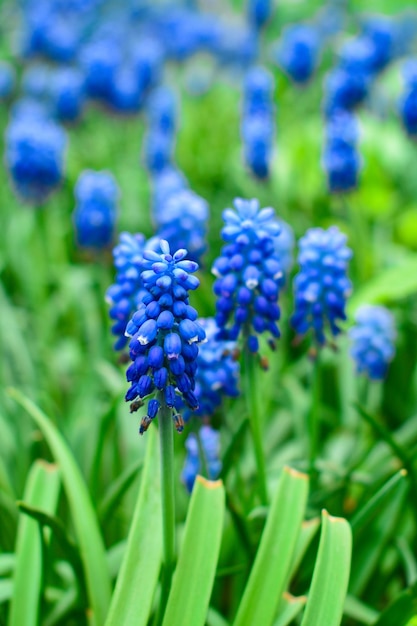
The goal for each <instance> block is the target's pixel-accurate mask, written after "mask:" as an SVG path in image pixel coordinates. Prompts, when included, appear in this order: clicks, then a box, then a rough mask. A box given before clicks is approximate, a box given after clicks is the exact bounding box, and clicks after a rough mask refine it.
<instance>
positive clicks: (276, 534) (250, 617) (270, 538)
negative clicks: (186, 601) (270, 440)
mask: <svg viewBox="0 0 417 626" xmlns="http://www.w3.org/2000/svg"><path fill="white" fill-rule="evenodd" d="M307 493H308V477H307V475H306V474H302V473H300V472H297V471H295V470H293V469H291V468H288V467H285V468H284V469H283V471H282V473H281V476H280V480H279V482H278V487H277V490H276V493H275V496H274V498H273V500H272V502H271V507H270V511H269V514H268V517H267V520H266V524H265V528H264V531H263V533H262V537H261V541H260V544H259V548H258V552H257V554H256V558H255V562H254V565H253V568H252V571H251V573H250V576H249V580H248V583H247V585H246V588H245V591H244V594H243V597H242V601H241V603H240V606H239V609H238V612H237V615H236V619H235V622H234V626H253V624H262V626H269V625H270V624H272V623H273V620H274V617H275V614H276V612H277V609H278V605H279V602H280V600H281V597H282V594H283V592H284V590H285V585H286V584H287V582H288V578H289V575H290V571H291V564H292V562H293V559H294V555H295V549H296V545H297V541H298V537H299V535H300V530H301V523H302V520H303V517H304V512H305V507H306V501H307Z"/></svg>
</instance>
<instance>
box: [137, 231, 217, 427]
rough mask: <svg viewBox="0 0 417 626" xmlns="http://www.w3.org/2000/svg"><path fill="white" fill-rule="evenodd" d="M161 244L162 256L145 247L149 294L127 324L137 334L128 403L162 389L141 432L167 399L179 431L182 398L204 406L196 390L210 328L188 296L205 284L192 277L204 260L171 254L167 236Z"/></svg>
mask: <svg viewBox="0 0 417 626" xmlns="http://www.w3.org/2000/svg"><path fill="white" fill-rule="evenodd" d="M160 247H161V251H162V254H158V253H157V252H155V251H153V250H144V251H143V262H142V268H143V271H142V275H141V277H142V281H143V286H144V290H145V295H144V296H143V298H142V302H141V304H140V305H139V308H138V310H137V311H136V312H135V313H134V315H133V317H132V319H131V320H130V322H129V323H128V325H127V328H126V335H127V336H128V337H131V338H132V339H131V341H130V344H129V354H130V358H131V359H132V361H133V363H132V365H131V366H130V367H129V368H128V370H127V373H126V377H127V380H128V381H129V382H130V383H131V386H130V389H129V390H128V392H127V394H126V401H127V402H131V403H132V404H131V411H135V410H137V408H138V407H139V406H140V404H141V402H142V400H143V399H144V398H146V397H147V396H149V395H151V394H152V393H153V392H154V391H155V390H157V391H159V392H160V393H159V394H158V398H159V399H158V398H153V399H151V400H149V402H148V408H147V409H148V410H147V415H146V416H145V417H144V418H143V419H142V422H141V425H140V429H139V432H140V434H143V433H144V432H145V431H146V430H147V429H148V427H149V424H150V423H151V421H152V420H153V419H154V418H155V417H156V415H157V413H158V411H159V408H160V406H161V402H163V403H164V404H165V405H166V406H167V407H169V408H170V409H172V411H173V416H172V417H173V420H174V423H175V426H176V429H177V431H178V432H181V431H182V430H183V427H184V422H183V419H182V417H181V415H180V414H179V413H178V409H179V407H180V406H181V403H182V401H184V402H185V403H186V404H187V405H188V406H189V407H190V408H191V409H193V410H196V409H197V408H198V400H197V398H196V396H195V394H194V388H195V373H196V370H197V356H198V345H197V344H198V343H200V342H202V341H204V340H205V332H204V329H203V328H202V326H200V324H199V323H198V321H197V311H196V310H195V309H194V308H193V307H192V306H190V304H189V296H188V292H189V291H190V290H194V289H196V288H197V287H198V285H199V284H200V281H199V280H198V278H196V277H195V276H193V275H192V274H193V273H194V272H195V271H197V269H198V264H197V263H195V262H194V261H189V260H187V259H186V256H187V250H184V249H182V250H181V249H180V250H177V251H176V252H175V253H173V254H171V251H170V248H169V244H168V242H167V241H164V240H161V242H160Z"/></svg>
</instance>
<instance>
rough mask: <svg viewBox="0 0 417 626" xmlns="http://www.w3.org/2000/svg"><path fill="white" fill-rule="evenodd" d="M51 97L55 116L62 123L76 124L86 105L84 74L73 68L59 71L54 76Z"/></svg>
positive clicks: (64, 68)
mask: <svg viewBox="0 0 417 626" xmlns="http://www.w3.org/2000/svg"><path fill="white" fill-rule="evenodd" d="M50 95H51V107H52V112H53V115H54V116H55V117H56V118H57V119H58V120H60V121H62V122H75V121H76V120H78V119H79V118H80V116H81V113H82V111H83V108H84V104H85V83H84V76H83V74H82V73H81V72H80V71H79V70H78V69H75V68H71V67H63V68H60V69H58V70H57V71H56V72H54V73H53V75H52V81H51V86H50Z"/></svg>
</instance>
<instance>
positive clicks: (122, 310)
mask: <svg viewBox="0 0 417 626" xmlns="http://www.w3.org/2000/svg"><path fill="white" fill-rule="evenodd" d="M145 245H146V242H145V237H144V236H143V235H142V234H141V233H136V234H135V235H132V234H130V233H126V232H125V233H121V234H120V238H119V244H118V245H117V246H116V247H115V248H114V250H113V258H114V266H115V268H116V280H115V283H114V284H113V285H111V286H110V287H109V288H108V290H107V293H106V300H107V301H108V302H109V304H110V305H111V309H110V311H109V315H110V317H111V318H112V319H113V320H115V322H114V324H113V326H112V333H113V335H116V336H118V339H117V341H116V343H115V345H114V349H115V350H122V349H123V348H124V347H125V345H126V344H127V341H128V339H127V337H126V336H125V331H126V326H127V323H128V321H129V319H130V318H131V316H132V314H133V312H134V311H136V309H137V308H138V307H139V305H140V303H141V302H142V298H143V296H144V295H145V291H144V289H143V283H142V277H141V272H142V266H141V263H142V261H143V250H144V248H145Z"/></svg>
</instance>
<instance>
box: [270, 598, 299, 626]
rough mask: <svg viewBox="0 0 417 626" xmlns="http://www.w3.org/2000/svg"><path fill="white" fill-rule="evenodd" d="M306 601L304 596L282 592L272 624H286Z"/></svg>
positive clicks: (279, 625)
mask: <svg viewBox="0 0 417 626" xmlns="http://www.w3.org/2000/svg"><path fill="white" fill-rule="evenodd" d="M306 601H307V598H306V596H299V597H298V598H296V597H295V596H292V595H291V594H290V593H284V595H283V597H282V600H281V602H280V605H279V609H278V614H277V618H276V620H275V622H274V626H288V624H290V623H291V622H292V621H293V620H294V619H295V618H296V617H297V615H298V614H299V613H300V611H301V610H302V608H303V607H304V606H305V603H306Z"/></svg>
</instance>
